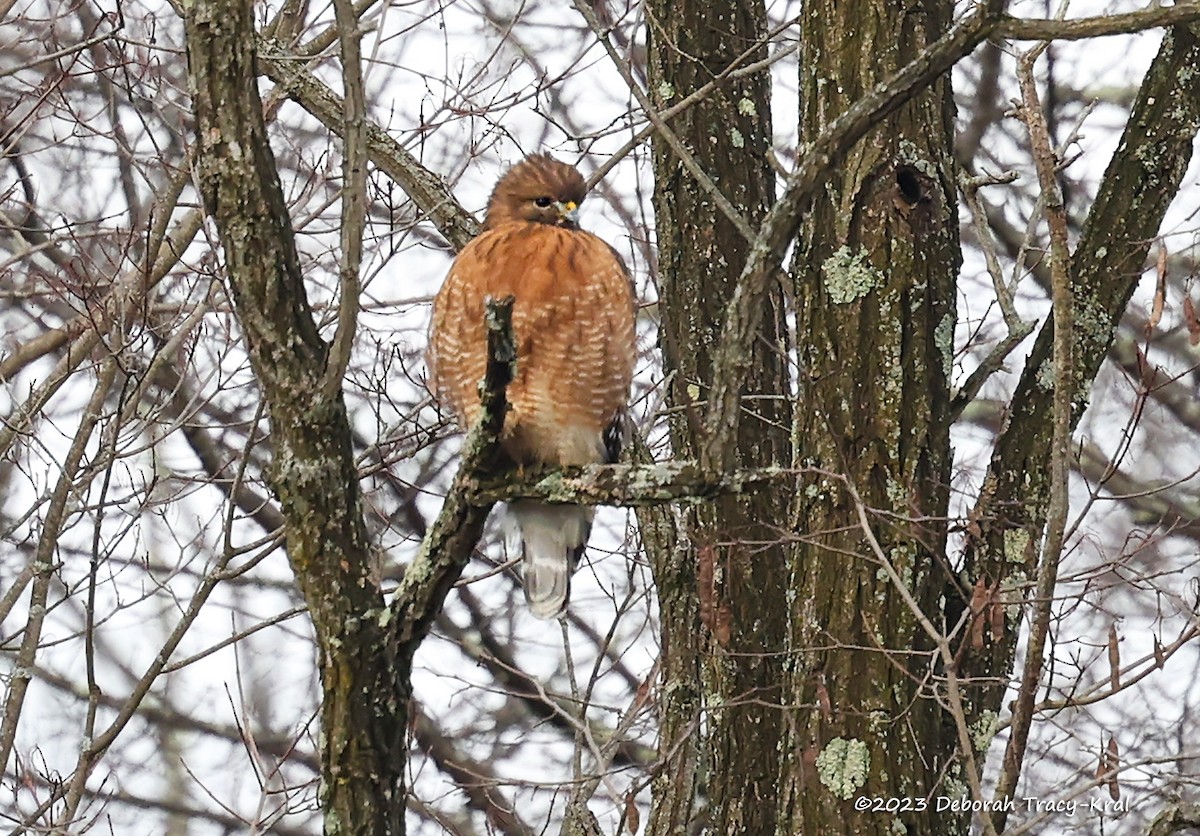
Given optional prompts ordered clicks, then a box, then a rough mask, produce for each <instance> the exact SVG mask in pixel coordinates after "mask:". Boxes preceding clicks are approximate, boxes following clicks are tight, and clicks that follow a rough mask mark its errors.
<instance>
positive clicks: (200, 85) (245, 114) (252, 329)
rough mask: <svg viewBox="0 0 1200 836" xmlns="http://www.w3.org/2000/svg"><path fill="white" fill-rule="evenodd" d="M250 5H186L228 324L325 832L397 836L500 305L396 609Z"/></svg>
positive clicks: (493, 307)
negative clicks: (253, 400)
mask: <svg viewBox="0 0 1200 836" xmlns="http://www.w3.org/2000/svg"><path fill="white" fill-rule="evenodd" d="M252 8H253V7H252V4H251V3H250V2H248V0H198V1H197V2H193V3H192V4H190V5H189V6H188V7H187V8H186V12H187V19H186V25H187V52H188V72H189V81H190V85H191V88H192V100H193V107H194V110H195V116H196V133H197V146H198V147H197V155H196V156H197V169H198V174H199V179H200V185H201V189H202V191H203V196H204V203H205V207H206V209H207V210H208V212H209V214H210V215H211V217H212V218H213V220H214V221H215V223H216V227H217V232H218V235H219V237H220V241H221V247H222V250H223V253H224V257H225V269H226V272H227V274H228V279H229V286H230V289H231V291H232V294H233V299H234V306H235V308H236V312H237V315H238V320H239V322H240V323H241V324H242V327H243V328H244V330H245V334H246V341H247V344H248V348H249V354H250V362H251V365H252V367H253V369H254V372H255V375H256V376H257V377H258V380H259V382H260V384H261V386H262V395H263V400H264V403H265V404H266V407H267V412H268V415H269V418H270V423H271V445H272V461H271V468H270V480H271V486H272V489H273V490H274V492H275V495H276V497H277V498H278V499H279V504H280V508H281V510H282V513H283V517H284V525H285V533H286V541H287V552H288V559H289V561H290V562H291V565H292V568H293V570H294V572H295V576H296V581H297V583H298V584H299V586H300V590H301V592H302V594H303V596H304V601H305V604H306V605H307V607H308V613H309V616H310V618H311V619H312V624H313V630H314V632H315V634H316V639H317V652H318V655H319V658H318V660H317V665H318V669H319V671H320V674H321V688H322V697H321V792H320V799H321V804H322V807H323V812H324V832H325V833H326V834H330V836H332V834H363V835H364V836H365V834H372V835H373V836H374V835H375V834H403V833H404V831H405V821H404V810H405V781H404V766H405V761H406V758H407V752H408V741H407V735H408V733H407V726H408V716H409V698H410V696H411V689H412V686H411V673H412V659H413V654H414V653H415V652H416V649H417V647H418V646H419V645H420V643H421V641H422V639H423V638H424V637H425V635H426V634H427V633H428V631H429V627H430V624H431V623H432V620H433V618H434V617H435V616H436V614H437V612H438V611H439V610H440V609H441V607H442V603H443V601H444V600H445V597H446V595H447V594H448V592H449V590H450V588H451V586H452V585H453V583H454V581H455V579H457V577H458V576H459V574H460V573H461V572H462V569H463V568H464V567H465V566H466V563H467V560H468V559H469V557H470V553H471V550H472V549H473V548H474V546H475V544H476V543H477V542H478V540H479V536H480V534H481V532H482V529H483V523H484V520H485V519H486V518H487V515H488V512H489V511H490V510H491V506H492V502H491V501H482V502H470V501H468V499H467V497H468V496H469V495H471V494H473V493H474V492H475V479H476V478H477V477H480V476H482V475H486V474H488V473H491V472H492V471H493V469H494V452H495V449H496V438H497V436H498V434H499V431H500V428H501V426H502V424H503V420H504V413H505V411H506V408H507V407H506V402H505V399H504V388H505V386H506V385H507V383H508V381H509V380H510V379H511V374H512V364H513V359H514V357H515V349H514V348H513V346H512V331H511V300H509V301H507V302H498V303H491V304H490V305H489V310H488V334H489V343H488V345H489V356H490V361H489V364H488V369H487V375H486V378H485V381H484V382H483V385H482V386H481V392H480V394H481V397H482V398H483V404H484V414H483V418H482V419H481V421H480V425H479V426H478V427H476V428H473V430H472V432H471V433H470V434H469V435H468V437H467V441H466V443H465V445H464V455H463V462H462V464H461V466H460V469H459V473H458V476H457V477H456V478H455V482H454V485H453V486H452V489H451V493H450V495H449V496H448V497H447V500H446V502H445V504H444V506H443V508H442V512H441V514H440V515H439V517H438V519H437V520H436V521H435V523H434V524H433V525H432V526H431V527H430V530H429V532H428V535H427V536H426V538H425V542H424V543H423V545H422V550H421V552H420V553H419V554H418V556H417V557H416V558H415V559H414V560H413V561H412V563H411V564H409V566H408V571H407V572H406V573H405V576H404V579H403V580H402V582H401V584H400V588H399V589H398V590H397V592H396V595H395V598H394V600H393V601H392V602H391V603H390V604H389V603H387V602H385V600H384V598H383V594H382V592H381V589H380V587H379V579H378V577H377V572H376V571H375V566H374V561H373V559H372V555H371V550H370V547H369V542H368V537H367V533H366V528H365V525H364V522H363V516H362V507H361V496H360V489H359V483H358V472H357V470H356V468H355V465H354V457H353V451H352V449H351V432H350V425H349V421H348V418H347V414H346V407H345V402H344V399H343V396H342V393H341V390H340V388H339V389H337V390H336V392H335V393H334V394H333V395H332V396H329V395H326V394H322V392H323V390H324V389H325V388H326V387H323V386H322V381H323V380H326V379H327V368H326V367H327V364H328V362H329V349H328V346H327V345H326V343H325V341H324V340H323V339H322V338H321V335H320V334H319V333H318V331H317V327H316V323H315V321H314V319H313V316H312V310H311V309H310V307H309V303H308V298H307V294H306V291H305V287H304V279H303V276H302V274H301V271H300V264H299V259H298V257H297V253H296V247H295V240H294V238H293V234H292V229H291V225H290V220H289V216H288V212H287V207H286V205H285V203H284V198H283V191H282V188H281V186H280V182H279V175H278V171H277V169H276V166H275V159H274V156H273V154H272V153H271V148H270V145H269V144H268V142H267V136H266V130H265V126H264V123H263V114H262V102H261V100H260V98H259V95H258V85H257V81H256V73H255V69H256V68H255V52H254V44H255V37H254V25H253V13H252Z"/></svg>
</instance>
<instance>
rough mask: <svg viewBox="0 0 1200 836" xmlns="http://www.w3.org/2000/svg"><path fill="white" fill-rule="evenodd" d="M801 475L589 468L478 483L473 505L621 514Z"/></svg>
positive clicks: (686, 465)
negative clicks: (566, 505) (597, 508)
mask: <svg viewBox="0 0 1200 836" xmlns="http://www.w3.org/2000/svg"><path fill="white" fill-rule="evenodd" d="M799 473H800V471H797V470H793V469H791V468H785V467H764V468H758V469H741V470H735V471H732V472H728V473H723V472H719V471H715V470H711V469H708V468H705V467H704V466H703V465H701V464H700V463H699V462H695V461H670V462H663V463H661V464H654V465H625V464H610V465H588V466H586V467H571V468H565V469H563V470H556V471H553V472H552V473H547V474H545V475H543V476H539V477H536V478H534V479H533V480H530V481H524V482H516V481H512V480H499V479H493V480H486V481H481V482H480V483H479V484H478V486H477V487H476V489H475V491H474V493H473V494H472V496H471V501H472V502H475V503H481V504H488V505H490V504H491V503H494V502H509V501H511V500H514V499H542V500H545V501H547V502H570V503H574V504H577V505H617V506H621V507H625V508H637V507H645V506H648V505H661V504H663V503H666V502H700V501H703V500H707V499H712V498H713V497H715V496H726V495H729V494H740V493H746V492H748V491H751V490H753V489H757V488H761V487H765V486H770V485H775V486H782V485H784V484H785V483H788V482H789V481H791V480H794V479H795V478H796V477H797V475H798V474H799Z"/></svg>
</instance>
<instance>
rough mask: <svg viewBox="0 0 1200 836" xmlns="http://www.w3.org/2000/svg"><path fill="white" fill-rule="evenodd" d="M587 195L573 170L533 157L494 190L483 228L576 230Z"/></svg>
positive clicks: (547, 158) (543, 156) (512, 170)
mask: <svg viewBox="0 0 1200 836" xmlns="http://www.w3.org/2000/svg"><path fill="white" fill-rule="evenodd" d="M585 193H586V192H585V189H584V183H583V176H582V175H581V174H580V173H579V172H578V171H576V170H575V167H574V166H569V165H567V164H566V163H562V162H559V161H558V160H556V159H554V158H553V157H551V156H550V155H549V154H534V155H533V156H531V157H526V158H525V159H524V160H522V161H521V162H519V163H517V164H516V165H514V166H513V167H512V168H510V169H509V170H508V171H507V172H506V173H505V175H504V176H503V177H501V178H500V182H498V183H497V184H496V188H494V189H492V196H491V197H490V198H489V199H488V208H487V219H486V220H485V221H484V223H483V228H484V229H493V228H495V227H497V226H499V225H500V224H502V223H508V222H510V221H532V222H533V223H543V224H551V225H552V226H563V227H567V228H568V229H577V228H578V224H577V219H578V210H579V204H580V203H582V202H583V198H584V194H585Z"/></svg>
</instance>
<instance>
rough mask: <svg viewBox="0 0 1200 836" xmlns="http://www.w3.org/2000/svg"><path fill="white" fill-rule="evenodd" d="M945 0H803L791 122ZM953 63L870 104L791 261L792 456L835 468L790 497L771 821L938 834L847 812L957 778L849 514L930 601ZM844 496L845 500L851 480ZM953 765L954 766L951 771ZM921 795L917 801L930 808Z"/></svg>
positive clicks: (865, 79)
mask: <svg viewBox="0 0 1200 836" xmlns="http://www.w3.org/2000/svg"><path fill="white" fill-rule="evenodd" d="M952 11H953V4H952V3H950V2H948V0H925V2H918V3H909V4H903V5H901V4H896V3H891V2H887V0H864V2H858V3H841V2H835V0H822V1H821V2H812V3H805V5H804V11H803V15H802V21H801V31H802V35H801V50H802V54H803V56H804V60H803V62H802V67H801V78H800V84H801V101H802V103H803V110H802V113H801V134H802V139H811V138H812V137H814V136H816V135H817V134H819V133H820V132H821V131H822V130H823V129H824V128H825V127H826V126H827V125H828V124H829V123H830V122H831V121H832V120H833V119H835V118H836V117H837V116H839V115H840V114H841V113H843V112H844V111H845V110H846V108H847V107H848V106H849V105H851V104H852V103H853V102H854V101H855V100H857V99H858V98H860V97H861V96H863V95H864V94H866V93H868V92H869V91H870V90H871V89H872V88H873V87H874V86H875V85H876V84H878V83H880V82H881V81H882V80H884V79H886V78H887V77H888V76H889V75H891V74H893V73H894V72H895V71H896V70H898V69H899V68H900V67H902V66H904V65H905V64H906V63H907V62H909V61H911V60H913V58H914V57H915V56H917V55H918V54H919V53H920V52H921V51H922V50H924V49H926V48H927V47H928V46H929V45H930V44H931V43H933V42H934V41H935V40H936V39H937V38H938V37H940V36H941V35H942V34H943V33H944V32H945V31H946V30H947V29H948V27H949V25H950V22H951V14H952ZM952 143H953V104H952V100H951V97H950V86H949V81H948V79H943V80H941V81H938V82H936V83H934V84H933V85H932V86H931V87H929V88H928V89H927V90H925V91H924V92H922V93H920V94H919V95H918V96H916V97H915V98H914V99H913V100H912V101H910V102H909V103H907V104H906V105H904V106H903V107H901V108H900V109H899V110H898V111H897V112H896V113H895V114H894V115H892V116H889V117H888V118H887V119H885V120H882V121H881V122H880V123H879V124H878V125H877V126H876V127H875V128H874V129H873V130H872V131H871V132H870V133H869V134H867V136H866V137H865V138H864V139H863V140H862V141H861V142H860V143H859V144H858V145H857V146H855V148H854V149H853V150H852V151H851V152H850V154H849V155H848V157H847V159H846V161H845V162H844V164H843V165H842V166H840V168H839V169H838V170H837V171H836V172H833V173H831V175H830V178H829V180H828V183H827V186H826V188H825V189H824V190H823V191H822V192H821V194H820V195H819V196H817V197H816V198H815V199H814V201H813V204H812V207H811V211H810V212H809V214H808V215H807V217H806V219H805V222H804V226H803V229H802V233H801V237H800V240H799V242H798V244H797V252H796V257H795V261H794V265H793V275H794V278H795V298H796V308H797V313H796V324H797V334H798V335H800V336H799V337H798V340H799V346H798V355H799V363H800V370H801V376H802V378H801V390H800V393H799V396H798V399H797V402H798V406H797V412H796V433H795V437H796V439H797V450H796V456H797V461H798V462H799V463H801V464H803V465H806V466H813V467H817V468H820V469H823V470H825V471H827V472H829V473H830V474H831V476H830V477H829V478H827V479H825V480H823V481H822V482H820V483H819V485H817V486H814V487H813V488H811V489H808V490H804V491H800V492H798V493H797V495H796V497H795V502H794V505H793V508H792V511H791V522H792V525H793V526H794V528H795V531H796V534H797V535H798V542H797V545H796V546H795V548H794V549H793V551H792V553H791V557H790V561H789V569H790V577H789V586H790V588H791V589H790V591H789V601H790V602H791V604H792V609H791V617H792V632H791V644H790V647H789V650H790V651H791V653H793V654H794V657H793V659H792V661H793V664H792V666H791V667H790V669H789V678H788V686H787V689H786V693H787V696H788V698H789V703H790V704H791V705H793V706H795V707H796V708H795V709H794V710H793V711H789V712H788V719H789V727H788V737H787V740H786V744H785V746H784V750H785V752H786V753H787V755H788V762H787V764H786V765H785V769H784V772H783V780H784V782H785V785H786V787H787V791H788V799H787V803H786V806H785V807H784V808H783V809H782V810H781V812H780V819H779V825H780V828H781V830H780V832H785V831H786V832H795V833H823V834H824V833H829V834H833V833H856V834H866V833H894V832H903V830H902V829H901V828H907V829H908V832H909V833H934V832H939V833H949V832H953V828H954V826H955V825H954V822H953V820H952V815H951V814H948V813H941V814H939V815H938V816H937V817H936V818H937V826H936V827H935V826H934V816H933V815H932V811H931V810H929V809H927V810H925V811H924V812H921V811H918V810H911V811H900V812H889V813H880V812H877V811H872V810H867V811H859V810H856V809H855V807H854V805H852V804H851V803H849V802H850V801H851V800H852V799H853V798H855V797H858V796H870V797H882V798H888V797H896V798H909V799H919V798H922V797H926V796H928V795H929V794H930V793H931V792H932V791H933V790H934V789H935V787H936V786H937V785H938V784H939V782H941V781H944V780H946V779H947V778H949V777H951V776H954V774H955V773H954V769H955V768H956V767H955V766H954V764H953V762H952V761H953V756H954V741H955V734H954V728H953V726H952V725H949V724H948V722H947V720H946V718H945V717H944V716H943V714H942V711H941V710H940V708H939V706H938V703H937V701H936V700H935V699H934V696H935V694H934V691H935V690H936V687H937V686H936V684H935V682H934V681H933V679H932V677H931V674H932V673H933V671H934V668H935V665H934V655H933V652H932V643H931V641H930V639H929V637H928V636H927V635H926V633H925V632H924V631H923V629H922V628H921V626H920V625H919V622H918V618H917V616H916V615H915V614H914V613H913V612H912V611H911V609H910V607H909V605H908V604H907V603H906V602H905V601H904V600H903V599H902V596H901V592H900V590H899V589H898V588H897V586H896V585H895V584H894V582H893V580H892V578H891V577H890V576H889V573H888V572H887V571H885V569H884V567H883V566H882V564H881V562H880V560H879V559H878V558H877V556H876V554H875V553H874V550H873V546H872V545H871V544H869V541H868V539H867V537H866V532H865V531H864V527H863V525H862V524H861V517H860V510H861V509H860V507H859V502H860V501H861V504H862V506H864V507H865V508H866V509H867V517H868V521H869V525H870V528H871V531H872V533H873V535H874V537H875V538H876V539H877V540H878V545H879V546H880V547H881V550H882V553H883V555H884V557H886V559H887V560H888V561H889V562H890V563H891V565H892V567H893V568H894V570H895V572H896V574H898V575H899V577H900V578H901V579H902V582H903V585H904V586H905V587H906V588H907V589H908V591H909V592H910V593H911V594H912V597H913V599H914V600H915V601H916V602H917V603H919V604H920V605H921V609H922V610H923V612H925V613H926V614H934V613H937V612H938V611H939V610H940V605H939V598H940V596H941V592H942V588H943V587H944V586H945V584H946V583H947V581H948V579H949V576H948V573H947V571H946V557H945V530H946V522H945V520H946V513H947V502H948V496H949V489H948V485H949V464H950V449H949V423H950V419H949V404H950V398H949V382H948V380H949V373H950V364H951V358H952V355H953V349H954V342H953V341H954V322H955V281H956V277H957V272H958V266H959V260H960V251H959V242H958V217H957V208H956V187H955V167H954V162H953V156H952ZM855 493H857V495H858V497H857V498H856V497H855V496H854V494H855ZM948 770H949V771H948ZM930 806H932V805H930Z"/></svg>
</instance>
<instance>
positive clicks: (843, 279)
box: [821, 246, 884, 305]
mask: <svg viewBox="0 0 1200 836" xmlns="http://www.w3.org/2000/svg"><path fill="white" fill-rule="evenodd" d="M821 273H822V276H823V277H824V280H825V291H826V292H827V293H828V294H829V298H830V299H831V300H832V301H833V302H834V303H835V304H838V305H845V304H848V303H850V302H856V301H858V300H859V299H861V298H863V297H864V296H866V295H867V294H868V293H870V292H871V291H872V290H874V289H875V288H877V287H879V286H880V285H882V284H883V280H884V277H883V274H882V273H880V272H879V271H878V270H876V269H875V268H874V267H873V266H872V265H871V263H870V262H869V261H867V257H866V255H865V254H864V253H863V252H862V250H859V251H857V252H852V251H851V250H850V248H849V247H846V246H842V247H839V248H838V249H837V251H836V252H834V254H833V255H831V256H829V258H827V259H825V261H824V262H823V263H822V264H821Z"/></svg>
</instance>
